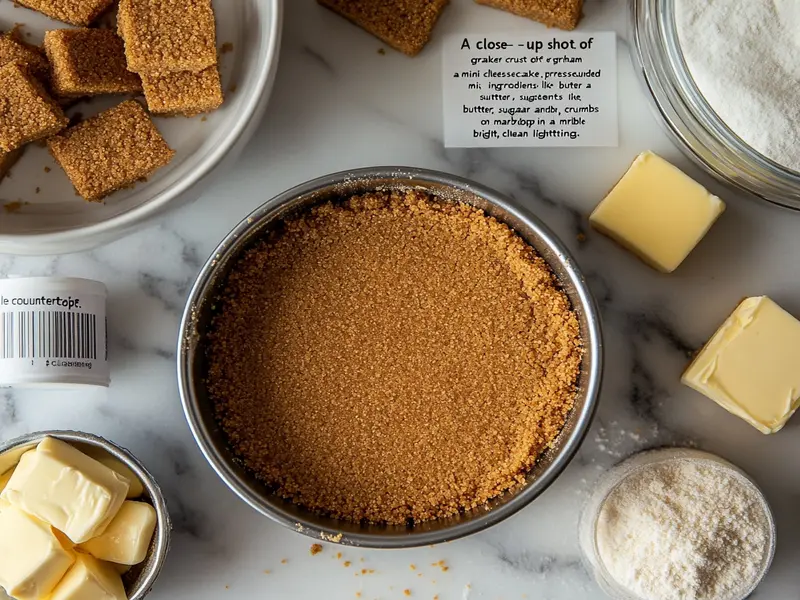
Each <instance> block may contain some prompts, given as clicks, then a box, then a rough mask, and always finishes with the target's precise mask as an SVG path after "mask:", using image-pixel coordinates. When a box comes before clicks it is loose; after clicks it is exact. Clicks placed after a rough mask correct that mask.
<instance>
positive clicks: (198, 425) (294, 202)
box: [178, 167, 603, 548]
mask: <svg viewBox="0 0 800 600" xmlns="http://www.w3.org/2000/svg"><path fill="white" fill-rule="evenodd" d="M394 188H415V189H420V190H424V191H427V192H429V193H431V194H435V195H437V196H440V197H442V198H444V199H448V200H458V201H461V202H466V203H468V204H471V205H474V206H476V207H478V208H480V209H483V210H484V211H486V213H488V214H489V215H491V216H493V217H495V218H497V219H498V220H500V221H502V222H504V223H506V224H508V225H509V226H510V227H512V228H513V229H514V230H515V231H516V232H517V233H518V234H519V235H520V236H521V237H522V238H523V239H525V241H527V242H528V243H529V244H530V245H531V246H533V247H534V248H535V249H536V250H537V251H538V252H539V254H540V255H541V256H542V257H543V258H544V259H545V260H546V261H547V262H548V263H549V265H550V267H551V268H552V269H553V272H554V273H555V274H556V276H557V277H558V279H559V281H560V282H561V285H562V286H563V289H564V291H565V293H566V294H567V295H568V296H569V298H570V300H571V302H572V305H573V307H574V309H575V311H576V313H577V315H578V318H579V321H580V326H581V334H582V337H583V341H584V347H585V354H584V359H583V364H582V371H581V376H580V381H579V391H578V396H577V398H576V401H575V408H574V410H573V411H572V413H571V415H570V417H569V419H568V421H567V424H566V426H565V428H564V431H563V432H562V433H561V435H560V436H559V438H558V440H557V441H556V443H555V444H554V447H553V448H552V449H551V450H549V451H548V452H547V453H545V455H544V456H543V457H542V458H541V459H540V460H539V462H538V463H537V465H536V466H535V468H534V469H533V470H532V471H531V473H530V474H529V475H528V479H527V483H526V484H525V485H523V486H521V487H520V488H518V489H515V490H512V491H509V492H507V493H505V494H503V495H502V496H500V497H498V498H496V499H494V500H493V501H491V502H490V503H489V504H488V505H487V506H485V507H481V508H478V509H474V510H471V511H469V512H467V513H465V514H463V515H459V516H456V517H451V518H447V519H440V520H437V521H431V522H426V523H420V524H417V525H415V526H414V527H412V528H408V527H405V526H388V525H374V524H372V525H361V524H354V523H348V522H344V521H340V520H336V519H331V518H327V517H321V516H319V515H316V514H314V513H311V512H309V511H307V510H305V509H303V508H301V507H298V506H296V505H294V504H292V503H290V502H287V501H285V500H282V499H281V498H279V497H277V496H276V495H274V494H273V493H271V491H270V490H269V489H268V488H267V487H266V486H265V485H263V484H262V483H260V482H259V481H257V480H256V478H255V477H253V476H252V475H251V474H250V473H249V472H248V471H247V470H246V469H245V468H244V467H243V465H242V464H241V463H240V462H239V461H238V460H237V459H236V458H235V457H234V456H233V454H232V453H231V451H230V450H229V448H228V445H227V442H226V439H225V435H224V433H223V432H222V431H221V429H220V427H219V426H218V424H217V422H216V420H215V418H214V414H213V406H212V402H211V401H210V399H209V397H208V394H207V392H206V389H205V385H204V380H205V356H206V352H205V347H204V343H205V337H204V336H205V332H206V331H207V329H208V327H209V323H210V320H211V317H212V311H213V306H214V304H215V302H216V298H217V297H218V294H219V291H220V287H221V286H222V285H223V284H224V282H225V280H226V277H227V274H228V273H229V272H230V270H231V268H232V266H233V265H234V264H235V262H236V261H235V259H236V258H237V257H238V256H240V255H241V253H242V252H243V251H244V250H245V249H247V248H248V247H249V245H250V244H251V243H252V242H254V241H256V240H258V239H259V238H260V237H261V235H262V234H263V233H264V232H266V231H268V230H269V229H270V228H271V227H272V226H273V225H274V224H275V223H277V222H278V221H280V219H281V218H282V217H284V216H287V215H290V214H291V213H292V212H296V211H298V210H302V209H305V208H308V207H310V206H312V205H315V204H319V203H322V202H326V201H329V200H336V199H341V198H346V197H348V196H351V195H353V194H358V193H364V192H368V191H374V190H377V189H394ZM602 350H603V348H602V334H601V325H600V320H599V315H598V310H597V306H596V304H595V301H594V299H593V298H592V296H591V293H590V292H589V289H588V287H587V285H586V281H585V279H584V277H583V275H582V274H581V272H580V270H579V269H578V267H577V265H576V264H575V262H574V260H573V258H572V257H571V256H570V255H569V253H568V251H567V249H566V248H565V247H564V245H563V244H562V243H561V242H560V241H559V240H558V238H556V236H555V235H554V234H553V233H552V232H551V231H550V230H549V229H548V228H547V227H546V226H545V225H544V224H543V223H542V222H541V221H540V220H539V219H538V218H537V217H535V216H534V215H532V214H530V213H528V212H527V211H525V210H522V209H521V208H519V207H517V206H515V205H514V204H513V203H512V202H511V201H510V200H509V199H508V198H506V197H505V196H502V195H501V194H499V193H498V192H496V191H494V190H491V189H489V188H486V187H483V186H481V185H478V184H476V183H474V182H471V181H468V180H466V179H462V178H460V177H455V176H453V175H448V174H445V173H439V172H434V171H428V170H423V169H416V168H402V167H376V168H368V169H360V170H356V171H347V172H342V173H335V174H332V175H328V176H325V177H322V178H319V179H315V180H313V181H310V182H308V183H305V184H302V185H300V186H298V187H295V188H293V189H291V190H288V191H286V192H284V193H283V194H280V195H279V196H277V197H275V198H273V199H272V200H270V201H268V202H267V203H265V204H264V205H263V206H261V207H260V208H258V209H257V210H255V211H254V212H253V213H251V214H250V215H249V216H248V217H247V218H246V219H244V220H243V221H242V222H241V223H240V224H239V225H237V226H236V228H234V229H233V231H231V232H230V233H229V234H228V235H227V236H226V237H225V239H224V240H223V241H222V243H221V244H220V245H219V246H218V247H217V249H216V250H215V251H214V253H213V254H212V255H211V257H210V258H209V259H208V261H207V262H206V264H205V266H204V267H203V269H202V271H201V272H200V275H199V276H198V278H197V281H196V282H195V284H194V287H193V288H192V291H191V294H190V296H189V299H188V302H187V304H186V309H185V311H184V315H183V321H182V323H181V329H180V337H179V340H178V379H179V385H180V392H181V399H182V402H183V408H184V412H185V413H186V418H187V421H188V423H189V427H190V428H191V430H192V434H193V435H194V437H195V439H196V441H197V443H198V445H199V446H200V449H201V450H202V452H203V454H204V455H205V457H206V459H207V460H208V462H209V463H210V464H211V466H212V467H213V468H214V470H215V471H216V472H217V474H218V475H219V476H220V477H221V478H222V480H223V481H224V482H225V483H226V484H227V485H228V486H229V487H230V488H231V490H233V491H234V492H235V493H236V494H237V495H238V496H239V497H240V498H242V499H243V500H244V501H245V502H247V503H248V504H249V505H250V506H252V507H253V508H255V509H256V510H257V511H259V512H261V513H262V514H264V515H266V516H268V517H269V518H271V519H273V520H275V521H277V522H278V523H280V524H282V525H284V526H286V527H288V528H291V529H294V530H296V531H298V532H300V533H303V534H306V535H309V536H311V537H315V538H318V539H322V540H326V541H330V542H336V543H341V544H347V545H353V546H367V547H375V548H405V547H413V546H422V545H426V544H435V543H439V542H444V541H447V540H453V539H456V538H459V537H463V536H465V535H469V534H471V533H475V532H477V531H480V530H482V529H485V528H487V527H490V526H492V525H494V524H495V523H498V522H499V521H502V520H503V519H505V518H506V517H508V516H510V515H512V514H514V513H515V512H517V511H518V510H520V509H521V508H523V507H524V506H525V505H527V504H528V503H529V502H531V501H532V500H533V499H534V498H536V497H537V496H538V495H539V494H541V493H542V492H543V491H544V490H545V489H547V487H548V486H549V485H550V484H551V483H552V482H553V481H554V480H555V479H556V477H558V475H559V474H560V473H561V472H562V471H563V470H564V468H565V467H566V466H567V464H568V463H569V461H570V460H571V458H572V457H573V456H574V454H575V452H576V451H577V449H578V447H579V446H580V444H581V442H582V441H583V438H584V436H585V434H586V431H587V430H588V428H589V425H590V423H591V420H592V416H593V415H594V411H595V407H596V405H597V400H598V393H599V390H600V383H601V378H602V364H603V354H602Z"/></svg>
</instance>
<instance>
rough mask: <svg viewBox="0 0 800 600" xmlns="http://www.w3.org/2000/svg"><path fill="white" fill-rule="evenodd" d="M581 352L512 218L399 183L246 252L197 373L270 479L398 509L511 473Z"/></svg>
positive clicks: (468, 499)
mask: <svg viewBox="0 0 800 600" xmlns="http://www.w3.org/2000/svg"><path fill="white" fill-rule="evenodd" d="M375 357H380V360H376V358H375ZM581 357H582V349H581V340H580V333H579V326H578V320H577V318H576V315H575V313H574V311H573V310H572V308H571V306H570V303H569V300H568V299H567V297H566V295H565V294H564V292H563V291H562V290H561V289H560V287H559V285H558V282H557V280H556V278H555V276H554V275H553V273H552V271H551V270H550V268H549V267H548V265H547V263H546V262H545V261H544V260H543V259H542V258H541V257H540V256H538V255H537V254H536V253H535V251H534V250H533V249H532V248H531V247H530V246H529V245H527V244H526V243H525V242H524V241H523V240H522V239H521V238H520V237H519V236H517V235H516V234H515V233H514V232H513V231H512V230H511V229H509V228H508V227H507V226H506V225H505V224H502V223H500V222H498V221H496V220H495V219H493V218H491V217H488V216H487V215H485V214H484V213H483V212H482V211H480V210H478V209H476V208H474V207H471V206H469V205H467V204H463V203H458V202H450V201H443V200H440V199H436V198H434V197H431V196H428V195H426V194H424V193H422V192H418V191H411V190H409V191H394V192H380V193H371V194H366V195H364V196H357V197H353V198H350V199H348V200H346V201H343V202H342V203H339V204H336V205H333V204H326V205H322V206H319V207H316V208H314V209H313V210H311V211H308V212H306V213H303V214H301V215H298V216H296V217H293V218H292V219H290V220H286V221H284V222H283V224H282V227H281V228H280V231H278V232H275V233H274V234H273V235H272V236H270V237H269V238H268V239H264V240H262V241H260V242H258V243H256V244H255V245H254V246H253V247H252V248H251V249H250V250H249V251H247V252H246V253H245V254H244V255H243V257H242V258H241V259H240V260H239V263H238V264H237V265H236V266H235V267H234V268H233V269H232V271H231V275H230V276H229V279H228V281H227V282H226V284H225V287H224V291H223V293H222V297H221V300H220V305H219V311H218V313H217V315H216V317H215V320H214V323H213V325H212V331H211V333H210V335H209V365H210V368H209V374H208V379H207V383H208V388H209V391H210V393H211V397H212V399H213V401H214V404H215V408H216V412H217V416H218V418H219V420H220V422H221V425H222V427H223V429H224V431H225V433H226V434H227V436H228V440H229V442H230V443H231V445H232V447H233V449H234V451H235V452H236V453H237V454H238V455H239V456H240V457H241V458H242V459H243V461H244V463H245V465H246V466H247V467H249V468H250V469H251V470H252V471H253V472H254V473H255V475H256V476H257V477H258V478H260V479H261V480H263V481H264V482H265V483H268V484H269V485H274V486H275V487H276V488H277V490H278V493H279V494H280V495H282V496H283V497H285V498H288V499H292V500H294V501H295V502H298V503H299V504H301V505H303V506H305V507H306V508H308V509H310V510H314V511H318V512H321V513H324V514H328V515H330V516H333V517H337V518H342V519H346V520H350V521H354V522H358V521H361V520H362V519H366V520H369V521H372V522H378V523H381V522H384V523H392V524H407V523H408V522H409V520H412V521H427V520H432V519H437V518H441V517H446V516H451V515H454V514H458V513H459V512H460V511H463V510H469V509H471V508H474V507H477V506H480V505H482V504H484V503H485V502H486V501H487V500H489V499H491V498H493V497H496V496H497V495H499V494H501V493H503V492H504V491H505V490H508V489H510V488H512V487H514V486H516V485H519V484H521V483H522V482H524V481H525V476H526V473H527V472H528V470H529V469H530V468H531V467H532V466H533V465H534V464H535V462H536V461H537V459H538V458H539V456H540V455H541V453H542V452H544V451H545V450H546V449H547V448H548V447H549V446H550V445H551V444H552V442H553V440H555V438H556V437H557V436H558V434H559V433H560V431H561V429H562V427H563V425H564V423H565V421H566V418H567V416H568V414H569V412H570V410H571V409H572V405H573V401H574V398H575V385H576V380H577V376H578V373H579V370H580V362H581ZM356 400H357V401H356ZM345 457H346V459H345ZM440 563H441V564H440V565H439V566H440V568H442V570H443V571H446V570H447V567H446V565H444V562H443V561H440ZM345 565H346V566H349V562H348V563H345Z"/></svg>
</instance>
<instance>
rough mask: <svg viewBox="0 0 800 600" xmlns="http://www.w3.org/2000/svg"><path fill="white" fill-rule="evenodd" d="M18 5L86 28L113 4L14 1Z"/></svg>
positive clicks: (80, 0)
mask: <svg viewBox="0 0 800 600" xmlns="http://www.w3.org/2000/svg"><path fill="white" fill-rule="evenodd" d="M16 2H17V3H18V4H21V5H22V6H25V7H27V8H32V9H33V10H36V11H39V12H40V13H43V14H45V15H47V16H48V17H50V18H51V19H56V20H58V21H64V23H69V24H70V25H78V26H79V27H81V26H82V27H87V26H89V25H91V24H92V23H93V22H94V21H95V19H97V17H99V16H100V15H102V14H103V13H104V12H105V11H106V10H108V8H109V7H110V6H111V5H112V4H113V3H114V0H16Z"/></svg>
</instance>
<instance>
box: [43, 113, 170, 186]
mask: <svg viewBox="0 0 800 600" xmlns="http://www.w3.org/2000/svg"><path fill="white" fill-rule="evenodd" d="M47 145H48V147H49V148H50V152H51V154H52V155H53V157H54V158H55V159H56V161H58V163H59V164H60V165H61V167H62V168H63V169H64V171H66V173H67V175H68V176H69V178H70V180H71V181H72V184H73V185H74V186H75V189H76V190H77V191H78V193H79V194H80V195H81V196H83V198H85V199H86V200H90V201H97V200H101V199H103V198H104V197H105V196H107V195H108V194H110V193H111V192H114V191H116V190H118V189H121V188H124V187H130V186H132V185H133V184H134V183H136V182H137V181H138V180H140V179H144V178H146V177H148V176H149V175H150V174H151V173H153V171H155V170H156V169H159V168H160V167H163V166H164V165H166V164H167V163H168V162H169V161H170V160H171V159H172V157H173V155H174V154H175V152H174V151H173V150H171V149H170V148H169V146H168V145H167V143H166V142H165V141H164V138H162V137H161V134H160V133H159V132H158V129H156V126H155V125H154V124H153V122H152V121H151V120H150V117H149V116H148V115H147V113H146V112H145V110H144V109H143V108H142V106H141V105H140V104H139V103H138V102H136V101H135V100H128V101H126V102H123V103H122V104H120V105H118V106H116V107H114V108H111V109H109V110H107V111H105V112H102V113H100V114H99V115H97V116H94V117H92V118H91V119H88V120H86V121H83V122H82V123H79V124H77V125H75V126H74V127H70V128H69V129H68V130H67V131H65V132H64V133H63V134H62V135H58V136H55V137H53V138H50V139H49V140H48V142H47Z"/></svg>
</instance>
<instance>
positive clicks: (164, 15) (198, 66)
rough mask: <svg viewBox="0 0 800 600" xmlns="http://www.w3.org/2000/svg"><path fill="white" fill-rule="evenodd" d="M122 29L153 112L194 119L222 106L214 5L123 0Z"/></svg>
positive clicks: (191, 0)
mask: <svg viewBox="0 0 800 600" xmlns="http://www.w3.org/2000/svg"><path fill="white" fill-rule="evenodd" d="M117 30H118V32H119V34H120V36H121V37H122V39H123V40H124V42H125V55H126V58H127V64H128V69H129V70H130V71H133V72H134V73H138V74H139V76H140V77H141V78H142V85H143V88H144V96H145V99H146V100H147V107H148V109H149V110H150V112H152V113H153V114H160V115H168V116H173V115H184V116H193V115H196V114H199V113H203V112H209V111H212V110H215V109H217V108H218V107H219V106H220V105H221V104H222V101H223V96H222V84H221V82H220V77H219V69H218V68H217V47H216V23H215V21H214V11H213V8H212V6H211V0H182V1H180V2H170V3H168V4H165V3H163V2H161V1H159V0H120V3H119V12H118V16H117Z"/></svg>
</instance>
